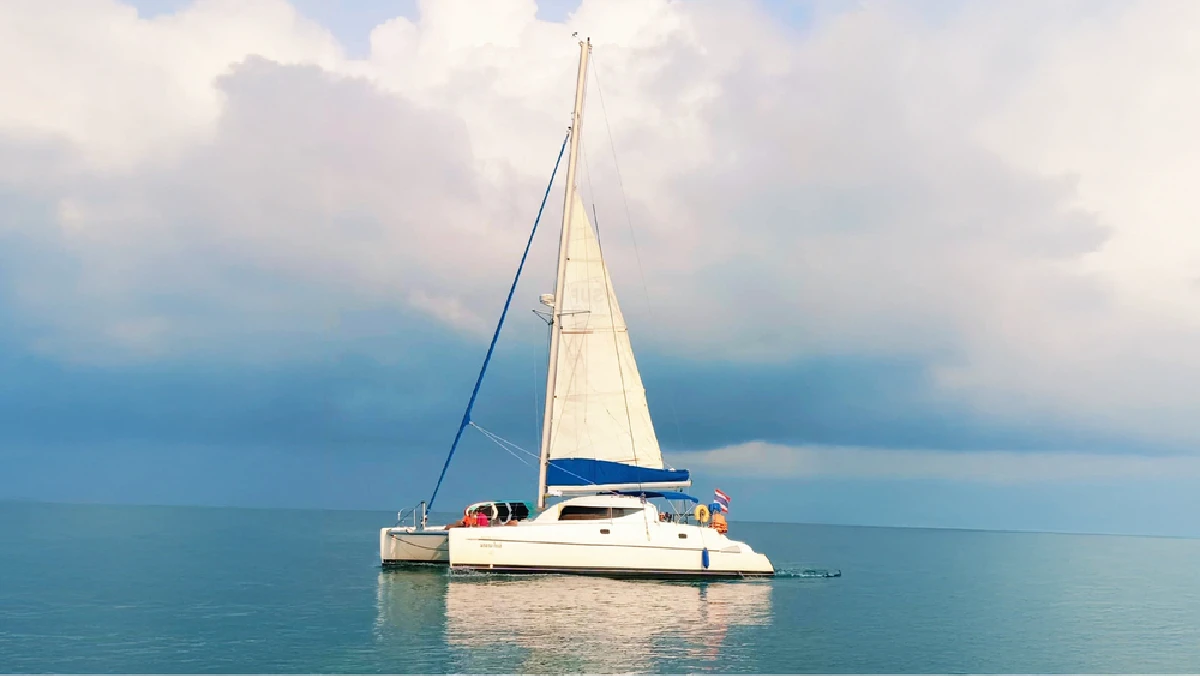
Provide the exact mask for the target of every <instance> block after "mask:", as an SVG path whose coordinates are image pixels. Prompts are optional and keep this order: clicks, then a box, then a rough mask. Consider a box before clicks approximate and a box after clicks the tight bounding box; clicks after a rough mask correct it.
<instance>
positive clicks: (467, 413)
mask: <svg viewBox="0 0 1200 676" xmlns="http://www.w3.org/2000/svg"><path fill="white" fill-rule="evenodd" d="M570 138H571V130H570V129H568V130H567V133H566V135H565V136H564V137H563V142H562V147H560V148H559V149H558V159H556V160H555V161H554V171H552V172H550V183H549V184H547V185H546V194H544V195H542V204H541V206H539V207H538V212H537V217H536V218H534V219H533V230H532V231H530V233H529V240H528V241H526V242H525V252H524V253H522V254H521V263H520V264H519V265H517V274H516V276H515V277H513V282H512V286H510V287H509V289H508V298H506V299H504V309H503V310H502V311H501V312H500V321H499V323H497V324H496V332H495V333H493V334H492V343H491V344H490V345H488V349H487V354H486V355H484V357H483V368H481V369H479V377H478V378H476V379H475V388H474V389H472V390H471V398H470V399H469V400H468V401H467V410H466V411H464V412H463V417H462V422H461V423H460V424H459V426H458V431H457V432H455V433H454V443H452V444H450V454H449V455H447V456H446V462H445V463H443V464H442V473H441V474H440V475H439V476H438V480H437V485H436V486H434V487H433V496H432V497H430V498H429V506H428V507H427V509H428V510H430V511H432V510H433V501H434V500H436V499H437V494H438V491H439V490H441V488H442V480H444V479H445V478H446V470H447V469H448V468H449V467H450V459H451V458H453V457H454V451H455V450H456V449H457V448H458V441H459V439H462V433H463V430H465V429H466V428H467V425H468V424H470V422H471V409H472V408H474V407H475V397H476V396H478V395H479V386H480V385H481V384H482V383H483V374H484V373H486V372H487V367H488V362H490V361H491V360H492V352H493V351H494V350H495V349H496V341H497V340H498V339H499V338H500V329H502V328H504V318H505V316H507V315H508V306H509V305H511V304H512V299H513V293H515V292H516V290H517V280H519V279H521V271H522V270H523V269H525V259H526V258H528V257H529V247H530V246H532V245H533V236H534V235H535V234H537V227H538V223H540V222H541V220H542V211H544V210H545V209H546V200H547V199H548V198H549V197H550V188H552V187H553V186H554V177H555V176H556V175H557V174H558V165H559V164H560V163H561V162H562V156H563V151H565V150H566V149H567V140H568V139H570Z"/></svg>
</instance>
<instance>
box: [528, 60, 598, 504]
mask: <svg viewBox="0 0 1200 676" xmlns="http://www.w3.org/2000/svg"><path fill="white" fill-rule="evenodd" d="M591 51H592V41H591V38H588V39H587V40H584V41H581V42H580V43H579V74H578V75H577V76H576V78H575V112H574V113H573V115H572V117H571V153H570V155H568V157H567V188H566V195H564V196H563V220H562V233H561V234H560V235H559V242H558V280H557V282H555V285H554V305H553V306H552V307H551V309H550V366H549V367H548V368H547V369H546V412H545V414H544V416H543V418H542V449H541V458H540V460H541V461H540V462H539V463H538V501H537V507H538V509H539V510H540V509H545V508H546V465H547V464H548V463H549V459H550V439H551V435H552V434H553V430H551V424H550V423H551V418H552V417H553V412H554V382H555V379H556V376H557V375H558V373H557V371H558V342H559V336H560V335H561V333H562V321H561V315H560V314H559V310H560V308H561V307H562V298H563V283H564V282H565V280H566V272H567V266H566V263H567V243H568V242H569V241H570V238H571V232H570V231H571V207H572V206H573V205H574V203H575V165H576V163H577V162H578V160H579V134H580V132H582V131H583V94H584V90H585V89H586V84H587V63H588V55H589V54H590V53H591Z"/></svg>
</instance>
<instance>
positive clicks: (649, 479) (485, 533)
mask: <svg viewBox="0 0 1200 676" xmlns="http://www.w3.org/2000/svg"><path fill="white" fill-rule="evenodd" d="M590 53H591V43H590V41H584V42H581V43H580V55H579V73H578V76H577V78H576V89H575V109H574V115H573V120H572V125H571V128H570V131H569V132H568V139H567V141H569V144H570V152H569V154H568V159H567V180H566V189H565V193H566V194H565V195H564V200H563V220H562V230H561V235H560V240H559V242H560V243H559V256H558V268H557V279H556V284H555V290H554V293H553V294H545V295H543V296H542V297H541V302H542V304H543V305H546V306H547V307H549V308H550V311H549V313H548V323H549V326H550V355H549V368H548V369H547V375H546V406H545V411H544V416H543V424H542V438H541V447H540V453H539V454H538V461H539V462H538V493H537V505H536V514H534V513H533V512H532V511H531V510H529V509H527V507H528V506H527V505H524V503H506V502H488V503H477V504H476V505H472V506H471V507H469V508H468V509H467V510H465V512H464V515H463V520H462V521H461V522H459V523H457V524H449V525H447V526H446V527H443V528H429V527H428V525H427V523H426V522H427V520H428V519H427V513H426V510H427V509H428V508H431V507H432V505H433V503H434V501H435V500H436V498H437V492H438V489H440V487H441V483H442V480H443V479H444V478H445V473H446V468H447V467H448V466H449V464H450V460H451V459H452V458H453V455H454V450H455V449H456V448H457V446H458V442H459V440H460V439H461V437H462V433H463V431H464V430H465V429H466V427H468V426H476V427H478V426H477V425H475V424H474V423H473V422H472V421H471V418H470V416H471V411H472V408H473V406H474V403H475V398H476V396H477V395H478V393H479V387H480V384H481V383H482V380H483V376H484V374H485V372H486V370H487V365H488V362H489V361H490V359H491V356H492V351H493V349H494V347H495V344H496V340H497V338H498V337H499V333H500V330H501V328H502V327H503V325H504V318H505V316H506V315H507V312H508V308H509V305H510V304H511V301H512V295H513V291H514V290H515V288H516V280H514V281H513V285H512V287H511V288H510V289H509V295H508V300H507V301H506V302H505V305H504V311H503V312H502V313H501V316H500V322H499V324H498V326H497V327H496V332H495V334H494V335H493V337H492V344H491V346H490V347H489V348H488V352H487V356H486V357H485V358H484V365H483V368H482V369H481V370H480V374H479V378H478V379H477V380H476V383H475V389H474V391H473V392H472V394H471V399H470V401H469V402H468V403H467V411H466V413H465V414H464V415H463V419H462V423H461V424H460V426H459V430H458V433H457V434H456V435H455V438H454V443H453V444H452V445H451V449H450V455H449V456H448V457H447V459H446V463H445V465H444V466H443V468H442V475H441V477H439V479H438V483H437V486H436V487H435V489H434V492H433V497H431V498H430V500H429V502H428V503H422V504H421V505H419V506H418V508H417V509H416V510H414V511H413V512H412V513H411V515H412V518H413V525H412V526H401V525H399V524H397V526H395V527H392V528H384V529H381V531H380V545H379V549H380V558H381V560H382V562H383V564H384V565H395V564H410V563H449V564H450V567H451V568H452V569H466V570H488V571H495V572H505V573H523V572H527V573H572V574H585V575H611V576H641V577H672V578H674V577H740V576H762V575H773V574H774V569H773V567H772V566H771V563H770V561H769V560H768V559H767V557H766V556H764V555H762V554H760V553H757V552H755V551H754V550H753V549H751V548H750V546H749V545H747V544H745V543H743V542H738V541H736V540H731V539H729V538H728V537H727V535H726V531H727V525H726V522H725V519H724V516H723V513H724V512H726V511H727V510H728V496H726V495H725V494H723V493H721V492H720V491H716V492H715V496H716V497H715V499H714V502H713V503H712V505H711V507H710V506H706V505H699V504H697V503H698V502H699V501H698V500H697V499H696V498H693V497H691V496H689V495H686V494H684V493H680V492H678V491H679V489H682V488H686V487H688V486H690V485H691V483H692V482H691V476H690V474H689V472H688V471H687V470H686V469H674V468H671V467H668V466H667V465H666V464H665V463H664V462H663V458H662V451H661V449H660V448H659V443H658V437H657V435H656V434H655V430H654V423H653V420H652V419H651V416H650V409H649V405H648V404H647V401H646V392H645V390H644V389H643V387H642V379H641V374H640V373H639V371H638V367H637V362H636V360H635V359H634V355H633V348H632V345H631V343H630V340H629V332H628V329H627V327H626V325H625V319H624V316H623V315H622V314H621V308H620V304H619V303H618V302H617V296H616V293H615V292H614V291H613V286H612V278H611V277H610V276H609V273H608V267H607V265H606V264H605V262H604V257H603V254H602V251H601V248H600V242H599V239H598V237H597V235H596V231H595V228H594V227H593V225H592V223H591V222H590V221H589V220H588V217H587V211H586V209H585V208H584V205H583V201H582V199H581V198H580V196H579V192H578V189H577V186H576V167H577V162H578V158H579V141H580V135H581V132H582V129H583V109H584V93H585V89H586V82H587V72H588V58H589V56H590ZM567 141H564V148H565V146H566V143H567ZM561 152H562V151H560V155H559V157H560V160H561V156H562V155H561ZM557 169H558V167H557V165H556V166H555V173H557ZM551 182H552V183H553V175H552V177H551ZM542 207H543V208H544V207H545V199H544V198H543V202H542ZM538 217H539V218H538V220H540V217H541V210H539V212H538ZM536 228H537V221H536V220H535V223H534V232H535V233H536ZM532 239H533V235H532V234H531V235H530V242H532ZM528 252H529V245H528V244H526V249H525V254H526V256H527V255H528ZM524 263H525V256H522V258H521V265H520V266H519V267H518V269H517V278H518V279H519V278H520V274H521V270H522V268H523V267H524ZM480 429H481V430H482V428H480ZM484 434H486V435H488V436H489V437H492V438H493V440H494V441H497V443H502V442H503V443H506V444H508V445H509V446H512V447H513V448H517V450H520V449H519V447H516V446H515V445H512V444H511V443H509V442H504V440H500V439H498V438H497V437H495V435H492V434H491V433H490V432H487V431H486V430H484ZM565 495H574V496H577V497H569V498H567V499H565V500H563V501H561V502H559V503H557V504H554V505H551V506H549V507H547V499H549V498H552V497H553V498H558V497H562V496H565ZM655 499H660V500H664V501H666V503H667V504H668V505H670V504H672V503H674V504H683V505H685V506H687V505H690V504H696V507H695V509H694V510H692V511H690V512H689V511H688V510H687V509H683V510H680V509H678V508H674V509H668V510H660V509H659V508H658V507H657V506H656V505H655V504H654V503H653V502H651V501H652V500H655ZM518 505H523V506H525V507H526V509H521V508H520V507H518ZM403 516H404V515H403V514H402V515H401V517H402V518H401V520H403ZM530 517H532V518H530ZM693 518H694V522H693Z"/></svg>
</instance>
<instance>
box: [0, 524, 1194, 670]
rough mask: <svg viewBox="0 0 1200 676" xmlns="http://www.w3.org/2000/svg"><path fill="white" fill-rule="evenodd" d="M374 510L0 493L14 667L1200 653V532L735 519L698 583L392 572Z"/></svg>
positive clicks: (1074, 664)
mask: <svg viewBox="0 0 1200 676" xmlns="http://www.w3.org/2000/svg"><path fill="white" fill-rule="evenodd" d="M394 518H395V515H394V514H392V513H373V512H319V511H290V510H244V509H206V508H178V507H101V506H71V505H46V504H29V503H0V529H2V530H3V533H4V539H3V544H2V545H0V670H3V671H7V672H45V671H58V672H145V671H152V672H193V673H195V672H414V671H415V672H442V671H457V672H496V671H500V672H520V671H564V670H567V671H668V672H681V671H748V672H1134V671H1140V672H1173V671H1192V672H1195V671H1200V541H1197V540H1171V539H1153V538H1130V537H1109V536H1080V535H1041V534H1018V533H985V532H966V531H934V530H905V529H886V528H847V527H835V526H804V525H776V524H752V523H739V522H737V521H736V520H735V521H734V522H733V523H732V524H731V526H732V535H733V536H734V537H738V538H741V539H745V540H746V541H748V542H750V543H751V544H752V545H753V546H754V547H756V548H758V549H759V550H760V551H763V552H766V553H767V554H768V555H769V556H770V557H771V558H772V560H773V561H774V562H775V564H776V567H777V568H780V569H784V570H792V571H799V570H801V569H803V568H808V567H822V568H837V569H840V570H841V571H842V573H843V576H842V577H840V578H832V579H806V578H801V577H781V578H777V579H775V580H772V581H769V582H725V583H706V584H683V583H660V582H653V581H619V580H604V579H596V578H577V577H528V578H519V577H514V578H504V577H490V576H460V575H455V576H450V575H448V574H447V573H445V572H444V571H412V572H382V571H381V570H380V569H379V567H378V563H377V556H378V554H377V550H376V547H377V544H376V543H377V540H376V537H377V532H378V531H377V529H378V528H379V527H380V526H384V525H390V524H391V523H392V521H393V520H394Z"/></svg>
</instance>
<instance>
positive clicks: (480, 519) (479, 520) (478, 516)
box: [475, 509, 488, 527]
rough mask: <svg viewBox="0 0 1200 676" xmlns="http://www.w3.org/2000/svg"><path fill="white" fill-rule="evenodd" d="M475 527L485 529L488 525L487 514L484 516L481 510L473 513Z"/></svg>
mask: <svg viewBox="0 0 1200 676" xmlns="http://www.w3.org/2000/svg"><path fill="white" fill-rule="evenodd" d="M475 525H476V526H480V527H486V526H487V525H488V518H487V514H484V513H483V510H482V509H480V510H479V511H477V512H475Z"/></svg>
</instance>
